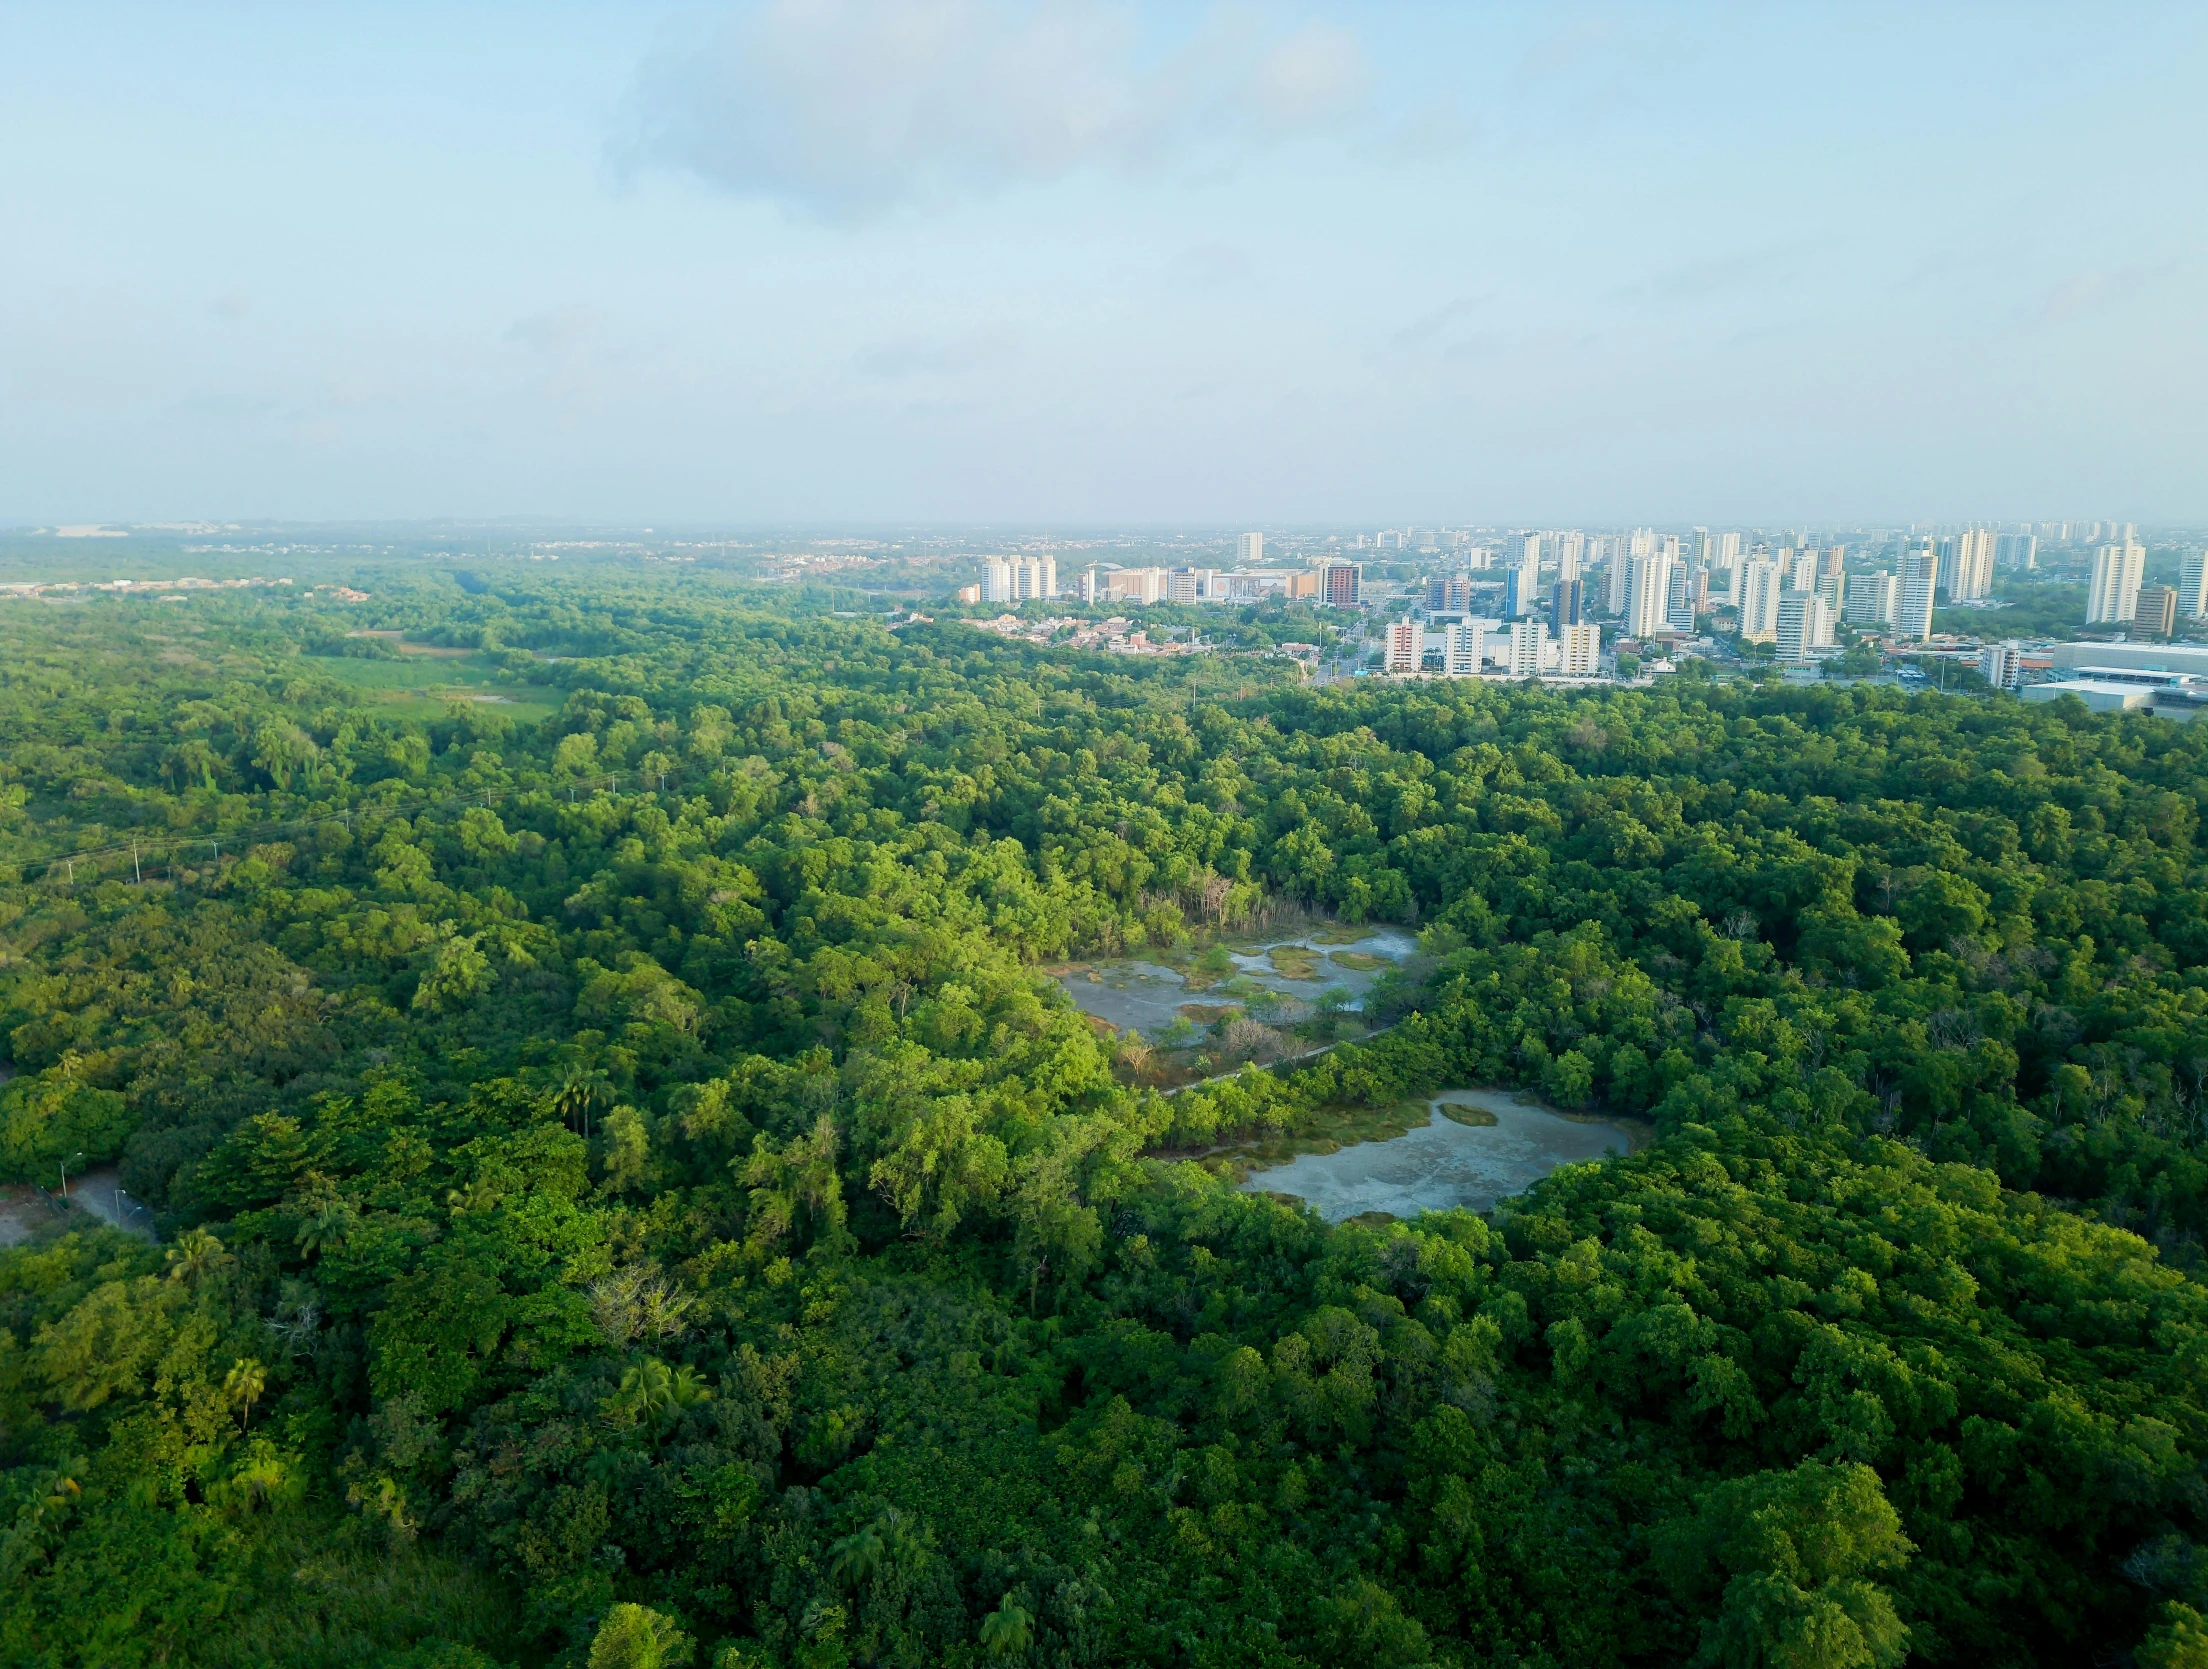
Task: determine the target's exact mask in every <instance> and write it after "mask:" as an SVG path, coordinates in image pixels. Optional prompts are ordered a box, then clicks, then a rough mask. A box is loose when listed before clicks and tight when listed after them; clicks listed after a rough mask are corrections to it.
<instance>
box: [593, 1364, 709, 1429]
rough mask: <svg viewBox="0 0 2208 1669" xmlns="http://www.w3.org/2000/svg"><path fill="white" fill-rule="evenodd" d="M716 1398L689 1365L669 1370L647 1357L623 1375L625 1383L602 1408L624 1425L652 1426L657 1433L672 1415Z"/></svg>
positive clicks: (608, 1398)
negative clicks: (657, 1429)
mask: <svg viewBox="0 0 2208 1669" xmlns="http://www.w3.org/2000/svg"><path fill="white" fill-rule="evenodd" d="M712 1399H713V1392H712V1388H711V1387H710V1386H708V1385H707V1384H706V1383H705V1381H704V1380H703V1379H701V1378H699V1377H698V1370H697V1369H696V1368H693V1367H691V1366H690V1365H689V1364H688V1363H687V1362H686V1363H684V1364H683V1365H682V1366H681V1367H679V1368H669V1367H668V1366H667V1364H666V1363H665V1362H662V1361H660V1360H659V1359H658V1358H656V1357H652V1356H647V1357H645V1358H644V1360H643V1361H641V1362H638V1363H637V1364H635V1365H634V1366H633V1367H630V1368H627V1369H625V1370H624V1371H623V1372H622V1375H621V1383H620V1384H619V1385H618V1386H617V1387H615V1389H614V1391H613V1392H612V1394H611V1395H609V1396H608V1397H607V1398H606V1399H605V1401H604V1402H603V1403H602V1404H601V1405H600V1406H601V1407H603V1408H604V1409H605V1411H606V1414H607V1415H608V1416H609V1417H610V1418H612V1419H614V1420H617V1421H619V1422H620V1423H621V1424H622V1425H648V1426H651V1427H653V1428H655V1430H656V1428H657V1427H658V1426H659V1425H660V1424H661V1423H662V1422H663V1421H665V1420H666V1419H667V1418H668V1417H669V1416H671V1415H675V1414H680V1413H681V1412H682V1411H683V1410H684V1409H685V1408H689V1407H692V1406H694V1405H696V1404H698V1403H701V1402H710V1401H712Z"/></svg>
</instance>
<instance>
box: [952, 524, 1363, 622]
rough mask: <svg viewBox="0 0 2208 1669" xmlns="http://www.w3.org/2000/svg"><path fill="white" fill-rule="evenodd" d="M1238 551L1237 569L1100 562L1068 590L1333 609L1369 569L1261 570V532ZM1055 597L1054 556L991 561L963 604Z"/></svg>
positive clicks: (1354, 599) (1352, 596)
mask: <svg viewBox="0 0 2208 1669" xmlns="http://www.w3.org/2000/svg"><path fill="white" fill-rule="evenodd" d="M1235 554H1236V558H1237V562H1238V565H1237V566H1236V567H1235V568H1233V569H1220V568H1197V567H1193V566H1183V567H1165V566H1146V567H1138V568H1121V567H1114V566H1109V565H1105V564H1095V565H1092V566H1090V567H1088V568H1086V569H1084V570H1083V571H1082V572H1081V573H1080V574H1079V575H1078V576H1077V577H1076V578H1075V580H1074V582H1073V584H1072V586H1071V587H1070V588H1069V589H1070V592H1071V594H1072V595H1073V596H1074V597H1077V598H1078V599H1079V600H1080V601H1082V602H1084V603H1121V602H1124V603H1254V602H1259V601H1261V600H1263V599H1264V598H1267V597H1287V598H1291V599H1294V598H1308V599H1310V600H1311V601H1313V602H1318V603H1324V604H1325V605H1327V606H1328V607H1330V608H1356V607H1357V606H1358V605H1359V603H1360V602H1361V601H1362V598H1363V592H1364V571H1363V569H1362V568H1361V567H1360V566H1359V565H1358V564H1357V563H1354V562H1335V561H1327V562H1321V563H1319V564H1318V565H1317V566H1315V567H1297V568H1266V567H1262V566H1260V564H1262V562H1263V561H1264V556H1265V536H1264V535H1263V534H1262V533H1245V534H1242V535H1240V536H1239V537H1238V538H1237V539H1236V541H1235ZM1058 595H1059V589H1058V563H1057V559H1056V558H1055V557H1052V556H1039V557H1034V558H1026V557H991V558H989V559H988V561H987V562H985V563H984V564H983V567H982V579H981V583H980V584H979V585H974V586H969V587H966V588H965V590H963V591H962V592H961V593H960V600H961V601H966V602H975V603H1003V604H1019V603H1025V602H1031V601H1037V600H1041V599H1046V598H1051V597H1056V596H1058Z"/></svg>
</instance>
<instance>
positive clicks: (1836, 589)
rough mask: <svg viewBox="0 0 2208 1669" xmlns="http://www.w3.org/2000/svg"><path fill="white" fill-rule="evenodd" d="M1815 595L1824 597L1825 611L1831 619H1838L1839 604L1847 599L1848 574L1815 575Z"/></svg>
mask: <svg viewBox="0 0 2208 1669" xmlns="http://www.w3.org/2000/svg"><path fill="white" fill-rule="evenodd" d="M1817 595H1818V596H1820V597H1822V598H1824V600H1825V610H1826V612H1827V613H1828V614H1830V615H1831V617H1832V618H1833V619H1835V620H1838V619H1839V618H1840V610H1841V606H1842V605H1843V604H1844V603H1845V602H1846V601H1847V597H1848V576H1847V575H1846V574H1819V575H1818V576H1817Z"/></svg>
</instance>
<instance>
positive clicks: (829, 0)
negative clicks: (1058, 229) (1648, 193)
mask: <svg viewBox="0 0 2208 1669" xmlns="http://www.w3.org/2000/svg"><path fill="white" fill-rule="evenodd" d="M1142 48H1143V43H1142V41H1141V39H1140V37H1139V32H1138V29H1137V27H1136V20H1135V17H1134V15H1133V13H1132V12H1131V11H1129V10H1127V9H1125V8H1123V7H1121V6H1118V5H1114V4H1109V3H1107V0H1043V3H1041V4H1036V5H1018V4H1014V3H1012V0H753V3H751V4H747V5H744V6H741V7H739V8H738V9H737V10H735V11H734V12H732V13H731V14H729V16H728V17H727V18H726V19H725V21H723V22H722V23H721V24H720V26H719V27H717V28H715V29H713V30H712V31H711V32H710V33H708V34H706V35H704V36H703V37H699V38H693V39H692V40H690V41H689V42H687V43H679V44H678V43H674V42H670V43H669V44H667V45H666V46H664V47H662V48H661V49H660V50H659V51H657V52H655V53H654V54H653V55H652V56H651V57H649V58H648V59H647V60H646V61H645V62H644V63H643V64H642V65H641V66H640V67H639V69H638V71H637V75H636V79H635V81H634V83H633V84H632V86H631V87H630V90H629V92H628V94H627V96H626V97H625V98H624V100H623V101H622V105H621V109H620V112H619V115H618V119H617V127H616V133H615V137H614V139H613V141H612V145H611V150H612V153H613V155H614V157H615V159H616V160H617V162H619V163H621V164H622V165H624V166H627V167H637V166H660V167H671V168H675V169H679V170H682V171H685V172H688V173H690V174H693V175H696V176H697V177H699V178H701V179H703V180H706V181H708V182H710V183H712V184H714V185H717V186H720V187H721V188H723V189H725V190H728V191H731V192H734V193H736V194H738V195H742V196H751V197H764V198H767V199H770V200H773V201H776V202H779V203H781V204H783V205H784V206H785V207H786V208H789V209H792V210H794V211H796V212H799V213H803V214H808V215H811V216H814V217H817V218H820V219H825V220H836V221H852V220H865V219H869V218H873V217H876V216H879V215H881V214H883V213H885V212H888V211H889V210H891V209H894V208H896V207H899V206H901V205H904V204H909V203H916V202H929V201H937V200H941V199H944V198H947V197H951V196H955V195H959V194H962V193H968V192H974V191H987V190H992V189H997V188H1001V187H1004V186H1009V185H1016V184H1033V183H1043V182H1048V181H1052V180H1056V179H1060V178H1063V177H1064V176H1066V175H1067V174H1070V173H1072V172H1074V171H1076V170H1078V169H1082V168H1087V167H1095V166H1112V167H1122V168H1134V167H1144V166H1152V165H1155V164H1156V163H1158V162H1159V161H1160V160H1161V159H1163V158H1164V157H1165V156H1166V155H1167V154H1168V153H1169V152H1170V151H1171V150H1172V149H1173V148H1174V147H1175V146H1176V145H1179V144H1181V143H1183V142H1184V141H1186V140H1188V139H1189V138H1191V137H1192V136H1197V135H1203V134H1211V135H1234V136H1240V137H1243V138H1245V139H1252V140H1260V141H1262V140H1267V139H1276V138H1279V137H1282V136H1285V135H1289V134H1294V133H1300V132H1306V131H1309V130H1311V129H1313V128H1317V127H1321V126H1324V125H1327V124H1330V123H1334V122H1338V121H1340V120H1342V119H1343V118H1344V117H1346V116H1348V115H1350V114H1351V113H1353V112H1354V111H1355V110H1356V109H1357V108H1358V107H1359V105H1360V103H1361V101H1362V99H1363V97H1364V92H1365V86H1366V81H1367V71H1366V66H1365V60H1364V56H1363V53H1362V51H1361V50H1360V49H1359V47H1358V44H1357V41H1356V39H1355V37H1353V36H1351V35H1349V34H1348V33H1346V32H1345V31H1342V30H1339V29H1334V28H1329V27H1325V26H1322V25H1316V24H1314V25H1310V26H1307V27H1305V28H1303V29H1301V30H1299V31H1297V32H1295V33H1293V34H1290V35H1288V36H1286V37H1284V38H1274V39H1264V38H1260V37H1258V36H1257V35H1255V34H1254V33H1252V31H1251V30H1250V29H1249V28H1247V27H1246V26H1244V25H1242V24H1240V23H1231V22H1230V23H1217V22H1215V23H1214V24H1213V25H1212V26H1210V27H1208V28H1207V29H1206V30H1205V31H1204V32H1203V33H1202V34H1201V35H1200V37H1199V38H1198V39H1197V40H1196V41H1195V42H1193V43H1192V44H1190V45H1189V46H1187V47H1185V48H1183V49H1182V50H1180V51H1179V52H1177V53H1174V54H1171V55H1169V56H1167V57H1166V58H1164V59H1163V60H1162V61H1158V60H1154V59H1153V58H1151V57H1148V56H1146V55H1145V54H1144V53H1143V50H1142Z"/></svg>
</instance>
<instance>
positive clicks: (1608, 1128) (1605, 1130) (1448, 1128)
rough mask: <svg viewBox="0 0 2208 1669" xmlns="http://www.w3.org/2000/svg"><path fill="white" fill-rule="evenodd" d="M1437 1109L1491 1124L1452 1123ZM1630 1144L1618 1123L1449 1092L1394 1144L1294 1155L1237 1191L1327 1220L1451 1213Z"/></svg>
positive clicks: (1510, 1099) (1502, 1096) (1509, 1099)
mask: <svg viewBox="0 0 2208 1669" xmlns="http://www.w3.org/2000/svg"><path fill="white" fill-rule="evenodd" d="M1445 1107H1458V1108H1463V1109H1467V1110H1468V1115H1467V1116H1470V1117H1473V1118H1479V1117H1482V1116H1483V1115H1484V1116H1485V1117H1489V1118H1492V1119H1493V1120H1494V1122H1493V1123H1492V1124H1487V1123H1481V1124H1465V1123H1460V1122H1459V1121H1458V1120H1456V1119H1453V1118H1451V1117H1449V1116H1448V1114H1447V1113H1446V1112H1444V1111H1443V1109H1444V1108H1445ZM1634 1145H1635V1136H1634V1133H1633V1132H1632V1131H1631V1130H1629V1129H1628V1128H1627V1127H1626V1126H1624V1125H1622V1124H1612V1123H1609V1122H1608V1121H1606V1120H1601V1119H1576V1118H1566V1117H1564V1115H1563V1114H1561V1113H1558V1112H1555V1111H1552V1110H1551V1109H1549V1108H1547V1107H1544V1106H1542V1105H1541V1104H1540V1103H1539V1102H1537V1101H1532V1100H1528V1099H1526V1098H1524V1097H1522V1096H1516V1095H1511V1094H1508V1093H1506V1092H1504V1091H1501V1090H1476V1089H1472V1090H1448V1091H1445V1092H1443V1093H1442V1094H1440V1095H1437V1096H1435V1097H1434V1098H1433V1102H1432V1104H1431V1106H1430V1107H1429V1108H1428V1110H1427V1122H1426V1124H1425V1126H1424V1127H1423V1128H1421V1129H1417V1130H1413V1131H1411V1132H1410V1134H1408V1135H1406V1136H1398V1137H1397V1138H1395V1139H1394V1140H1393V1141H1387V1142H1359V1143H1358V1144H1357V1145H1356V1146H1354V1147H1345V1148H1339V1149H1337V1150H1335V1151H1334V1152H1332V1153H1303V1154H1298V1155H1297V1156H1296V1157H1295V1158H1293V1159H1291V1160H1289V1161H1288V1163H1287V1164H1285V1165H1275V1166H1273V1167H1272V1168H1271V1169H1269V1170H1263V1171H1252V1172H1251V1173H1250V1175H1249V1177H1248V1178H1247V1179H1246V1180H1245V1181H1244V1182H1243V1184H1242V1190H1243V1192H1244V1193H1253V1194H1292V1195H1294V1196H1295V1197H1296V1198H1297V1199H1300V1200H1303V1201H1306V1202H1307V1203H1309V1204H1310V1205H1311V1206H1312V1207H1314V1208H1315V1209H1316V1210H1317V1211H1318V1213H1319V1215H1320V1216H1322V1217H1324V1218H1325V1219H1326V1220H1327V1221H1328V1222H1330V1223H1339V1222H1342V1221H1344V1220H1345V1219H1347V1218H1351V1217H1359V1216H1362V1215H1364V1214H1365V1213H1366V1212H1368V1211H1384V1212H1386V1213H1387V1214H1388V1215H1390V1216H1392V1217H1406V1218H1407V1217H1415V1216H1417V1215H1418V1214H1419V1213H1420V1212H1421V1211H1446V1210H1447V1209H1449V1208H1450V1207H1451V1206H1466V1207H1469V1208H1470V1209H1471V1210H1474V1211H1485V1210H1487V1209H1488V1208H1489V1207H1491V1206H1493V1205H1494V1204H1495V1202H1496V1201H1497V1200H1501V1199H1507V1198H1509V1197H1510V1196H1511V1195H1512V1194H1522V1193H1524V1192H1525V1191H1526V1190H1527V1189H1528V1188H1531V1187H1532V1186H1533V1185H1534V1184H1535V1183H1536V1182H1539V1181H1540V1180H1541V1179H1542V1178H1543V1177H1545V1176H1547V1175H1548V1174H1549V1172H1551V1171H1553V1170H1555V1169H1556V1168H1557V1166H1559V1165H1576V1164H1579V1163H1582V1162H1583V1161H1586V1160H1589V1159H1600V1158H1602V1157H1604V1156H1605V1155H1606V1154H1611V1153H1630V1152H1631V1151H1632V1150H1633V1147H1634Z"/></svg>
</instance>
